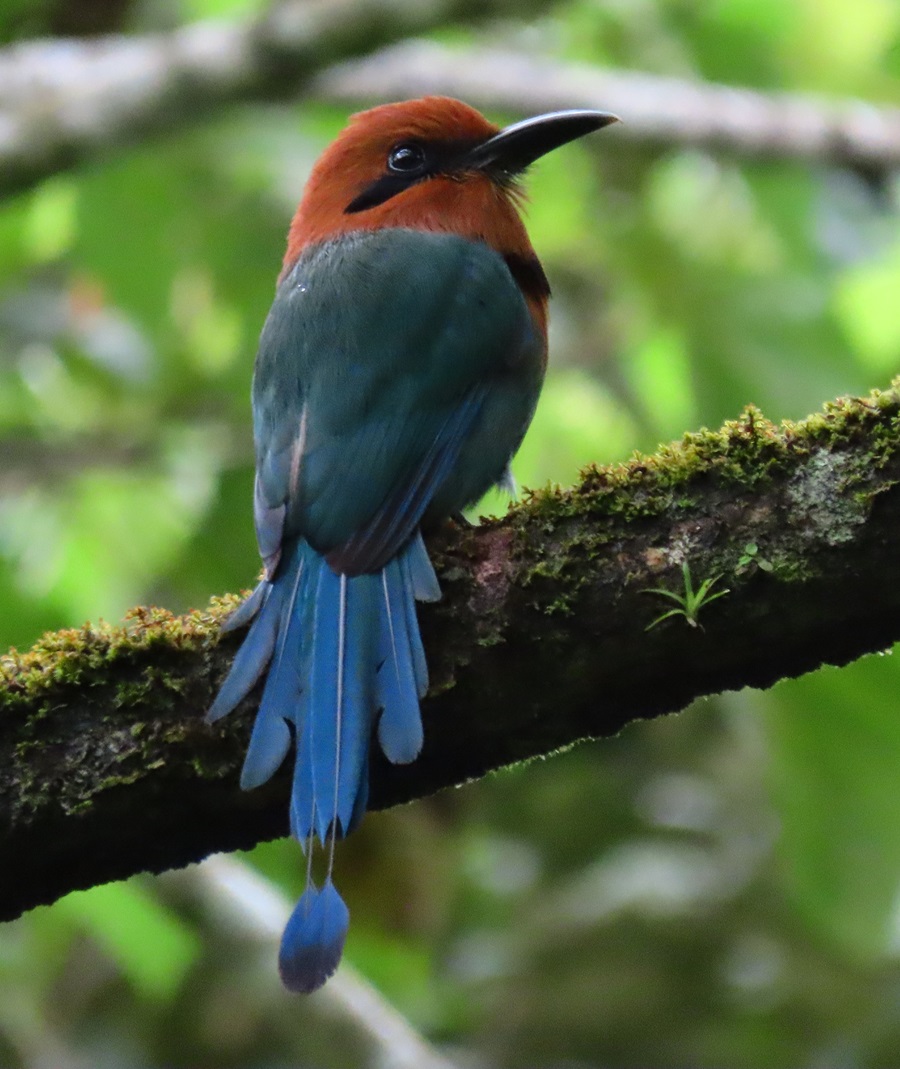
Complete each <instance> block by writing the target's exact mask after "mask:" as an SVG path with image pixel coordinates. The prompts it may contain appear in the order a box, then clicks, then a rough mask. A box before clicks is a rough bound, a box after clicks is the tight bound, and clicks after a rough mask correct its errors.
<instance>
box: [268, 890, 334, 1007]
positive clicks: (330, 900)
mask: <svg viewBox="0 0 900 1069" xmlns="http://www.w3.org/2000/svg"><path fill="white" fill-rule="evenodd" d="M349 926H350V912H349V910H348V909H347V906H346V904H345V903H344V900H343V899H342V898H341V896H340V895H339V894H338V892H337V889H336V888H335V886H334V884H333V883H332V882H331V880H330V879H328V880H326V881H325V884H324V886H323V887H322V888H321V890H320V889H319V888H317V887H315V886H314V885H312V884H310V886H309V887H307V889H306V890H305V891H304V892H303V895H302V896H301V898H300V901H299V902H298V903H297V905H296V906H295V907H294V912H293V913H292V914H291V917H290V920H289V921H288V922H287V926H286V927H285V929H284V934H283V935H282V937H281V949H280V951H279V953H278V971H279V972H280V973H281V982H282V983H283V984H284V986H285V987H286V988H287V989H288V991H295V992H297V993H298V994H304V995H309V994H311V993H312V992H313V991H318V989H319V988H320V987H322V985H323V984H324V983H325V981H326V980H328V978H329V977H330V976H332V975H333V973H334V971H335V969H337V967H338V964H339V963H340V960H341V954H342V953H343V951H344V940H345V939H346V938H347V929H348V927H349Z"/></svg>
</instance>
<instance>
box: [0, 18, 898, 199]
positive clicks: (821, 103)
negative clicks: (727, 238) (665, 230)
mask: <svg viewBox="0 0 900 1069" xmlns="http://www.w3.org/2000/svg"><path fill="white" fill-rule="evenodd" d="M532 7H533V8H535V9H537V7H538V5H537V3H534V4H529V5H528V6H527V7H525V8H524V9H523V6H522V4H517V5H515V8H513V6H512V5H511V4H507V3H504V2H494V3H489V4H475V3H472V2H471V0H428V2H423V0H404V2H402V3H396V2H388V0H302V2H301V0H289V2H286V3H283V4H281V5H279V6H277V7H275V8H274V9H273V11H272V12H271V13H270V14H269V15H268V16H266V17H265V18H262V19H259V20H256V21H250V22H246V23H221V22H200V23H196V24H193V25H190V26H186V27H182V28H180V29H177V30H174V31H172V32H170V33H165V34H162V33H161V34H148V35H144V36H130V37H119V36H114V37H106V38H97V39H92V40H83V41H73V40H68V39H67V40H44V41H32V42H26V43H24V44H20V45H15V46H12V47H10V48H7V49H5V50H3V51H0V194H10V193H14V192H16V191H18V190H21V189H25V188H27V187H29V186H31V185H33V184H35V183H36V182H38V181H40V180H41V179H43V178H45V177H47V176H49V175H52V174H55V173H57V172H59V171H62V170H65V169H67V168H69V167H72V166H74V165H75V164H77V163H80V162H82V161H85V160H90V159H92V158H94V157H96V156H101V155H104V154H106V153H108V152H109V151H110V150H113V149H116V148H119V147H121V146H124V145H127V144H134V143H135V142H138V141H140V140H143V139H145V138H147V137H149V136H152V135H155V134H158V133H161V132H163V131H166V132H168V131H171V130H174V129H176V128H177V127H179V126H182V125H185V124H187V123H189V122H196V121H197V120H198V119H202V118H205V117H207V116H209V115H210V114H212V113H213V112H215V111H216V110H219V109H221V108H223V107H224V106H226V105H228V104H233V103H236V102H238V101H248V100H275V99H284V98H290V97H295V96H297V95H300V94H303V93H312V94H314V95H316V96H318V97H322V98H325V99H328V100H332V101H339V102H341V103H342V104H348V105H350V106H353V107H355V106H358V105H359V103H360V102H361V101H370V102H376V101H377V102H381V101H384V100H386V99H393V98H398V97H406V96H419V95H422V94H424V93H447V94H450V95H454V96H460V97H463V98H465V99H466V100H468V101H470V102H471V103H473V104H475V105H476V106H479V107H482V108H488V109H499V110H506V111H510V112H516V113H533V112H539V111H545V110H552V109H554V108H567V107H593V108H596V107H599V108H605V109H610V110H613V111H616V112H618V113H620V114H621V115H622V116H623V117H624V118H625V119H626V123H625V124H623V126H622V127H621V128H620V129H619V130H618V132H617V134H616V136H619V137H623V138H625V139H628V140H631V141H634V142H642V143H651V144H678V145H690V146H698V147H704V148H709V149H711V150H717V151H718V150H723V151H727V152H733V153H736V154H739V155H742V156H750V157H762V158H773V157H778V158H785V159H799V160H807V161H816V162H829V163H836V164H846V165H851V166H854V167H858V168H863V169H867V170H875V171H883V170H885V169H889V168H892V167H895V166H897V164H898V162H900V110H898V109H896V108H878V107H873V106H872V105H871V104H869V103H865V102H863V101H858V100H826V99H821V98H816V97H813V96H805V95H800V94H788V93H762V92H757V91H754V90H750V89H741V88H735V87H732V86H725V85H715V84H710V83H703V82H692V81H688V80H687V79H680V78H669V77H661V76H658V75H652V74H643V73H638V72H635V71H624V70H603V69H600V68H597V67H590V66H581V65H578V64H564V63H559V62H554V61H552V60H548V59H541V58H539V57H534V56H529V55H525V54H518V53H515V52H506V51H496V50H488V49H482V50H468V51H466V52H465V53H462V52H459V51H457V50H453V49H450V48H446V47H443V46H440V45H437V44H434V43H429V42H422V41H415V42H405V43H403V44H401V45H397V46H395V47H394V48H391V49H388V50H387V51H384V52H381V53H378V54H376V55H373V56H370V57H369V58H367V59H365V60H364V61H358V62H355V63H350V64H347V63H345V64H342V65H340V66H338V67H336V68H335V69H333V70H328V71H327V72H323V69H324V68H326V67H328V66H329V65H330V64H333V63H335V62H337V61H340V60H346V59H347V58H348V57H353V56H359V55H361V54H364V53H368V52H371V51H372V50H373V49H376V48H378V47H379V46H382V45H385V44H387V43H389V42H392V41H397V40H398V39H400V38H404V37H408V36H410V35H414V34H420V33H424V32H426V31H428V30H429V29H432V28H433V27H435V26H439V25H442V24H446V23H447V21H448V20H453V19H465V20H474V19H479V18H480V19H484V18H489V17H492V16H497V15H498V14H503V13H507V12H509V13H514V14H516V15H517V16H522V15H523V14H528V11H529V10H530V9H531V8H532ZM315 75H319V77H318V78H316V80H315V81H313V82H312V84H310V80H311V79H312V78H313V76H315Z"/></svg>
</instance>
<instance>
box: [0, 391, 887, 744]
mask: <svg viewBox="0 0 900 1069" xmlns="http://www.w3.org/2000/svg"><path fill="white" fill-rule="evenodd" d="M851 447H852V448H851ZM898 455H900V378H898V379H896V380H895V381H894V383H893V384H892V385H891V387H890V388H889V389H887V390H875V391H873V392H872V393H871V394H870V395H869V396H868V397H863V398H841V399H838V400H837V401H833V402H830V403H829V404H826V405H825V406H824V407H823V409H822V411H821V412H818V413H816V414H814V415H812V416H810V417H808V418H807V419H805V420H803V421H801V422H796V423H790V422H785V423H782V424H781V425H780V426H776V425H775V424H773V423H771V422H770V421H768V420H767V419H765V417H763V416H762V414H761V413H760V412H759V410H758V409H756V408H755V407H753V406H749V407H748V408H747V409H745V410H744V412H742V413H741V415H740V416H739V417H738V419H736V420H732V421H729V422H727V423H725V424H724V425H723V426H722V427H721V428H719V429H718V430H708V429H703V430H700V431H697V432H694V433H690V434H685V435H684V437H683V438H682V439H681V440H680V441H677V442H673V443H670V444H668V445H664V446H661V447H660V448H659V449H658V450H657V452H655V453H653V454H652V455H640V454H636V455H635V456H633V457H632V458H631V459H630V460H629V461H627V462H626V463H624V464H620V465H615V466H610V467H597V466H591V467H588V468H586V469H585V470H584V471H583V472H582V473H581V481H580V483H579V484H578V485H577V486H576V487H575V488H574V489H571V490H560V489H558V488H553V487H547V488H544V489H542V490H537V491H529V492H526V496H525V500H524V502H523V503H522V504H521V505H519V506H518V507H516V508H514V509H512V510H511V511H510V512H509V514H508V515H507V516H506V517H504V518H503V519H500V520H494V521H490V523H489V524H488V525H487V526H488V528H490V527H491V526H493V527H503V528H504V529H506V530H508V531H509V532H510V533H511V535H512V538H511V542H510V553H511V555H512V557H513V558H514V559H515V558H517V561H516V563H517V565H518V569H519V570H518V572H517V576H516V581H517V583H518V584H520V585H524V586H528V585H529V584H535V585H541V586H542V587H543V588H544V589H545V590H546V589H547V588H550V589H549V595H550V596H549V597H548V598H547V600H546V602H545V603H544V610H545V611H546V612H548V613H550V614H554V615H560V616H565V615H567V614H568V613H569V612H570V611H571V603H572V600H573V599H574V598H577V596H578V592H579V587H580V585H581V584H582V583H584V582H587V581H588V578H587V577H586V576H585V573H586V572H587V571H589V569H584V567H583V565H584V561H585V560H595V559H599V560H603V559H604V558H605V557H607V556H608V555H609V553H610V543H611V541H612V540H613V539H614V538H617V537H620V536H621V526H622V523H623V522H626V523H627V522H632V521H639V520H641V519H652V518H656V517H659V516H661V515H663V514H669V517H670V519H671V520H672V521H673V523H677V520H678V516H679V513H685V514H686V515H687V514H690V513H694V512H695V511H696V510H697V507H698V505H699V504H702V503H703V501H704V500H705V499H706V496H707V492H708V488H709V486H710V485H712V486H716V485H721V486H724V487H727V488H729V489H730V490H733V488H734V487H744V488H746V490H747V491H748V493H751V492H753V491H757V490H759V489H760V488H761V487H763V486H765V485H766V484H767V483H770V482H771V481H772V480H775V479H784V478H788V479H789V495H790V498H791V501H792V507H793V510H794V511H793V513H792V515H793V518H794V520H795V522H797V523H802V524H805V525H807V526H809V527H812V528H813V529H814V530H815V531H816V532H817V533H818V534H819V535H820V536H821V537H822V538H823V539H824V540H825V541H826V542H827V543H828V544H830V545H838V544H841V543H842V542H845V541H846V540H847V539H848V538H851V537H852V536H853V532H854V530H855V528H856V527H857V526H858V525H859V524H860V523H861V522H862V521H863V520H864V518H865V516H866V514H867V512H868V509H869V508H870V507H871V503H872V492H871V491H870V490H869V489H868V485H869V484H868V482H867V478H868V477H869V476H870V475H871V473H872V472H873V471H877V470H879V469H881V468H883V467H884V465H885V464H887V463H888V462H889V461H891V460H892V459H895V458H896V457H897V456H898ZM798 461H802V463H799V464H798V463H797V462H798ZM710 500H712V499H710ZM823 503H827V508H826V507H825V506H824V504H823ZM604 518H605V519H606V520H608V522H604ZM568 521H576V522H568ZM579 521H587V522H579ZM535 530H538V531H541V532H543V533H544V534H545V535H547V536H548V537H547V538H546V539H545V543H544V544H545V546H546V549H545V552H544V554H543V556H542V557H541V559H540V560H538V561H537V562H534V561H533V554H534V537H533V535H534V532H535ZM482 534H483V532H482ZM475 537H476V536H475V534H474V533H469V534H468V535H467V534H461V535H460V537H459V545H460V546H462V547H463V550H464V552H465V546H466V544H467V543H466V539H467V538H472V539H473V540H474V539H475ZM691 538H692V536H690V535H678V534H677V533H676V535H675V540H674V541H673V542H672V544H671V545H670V546H669V547H667V556H668V558H670V559H671V560H675V559H676V558H677V559H679V560H680V559H689V558H690V556H691V555H692V552H693V550H694V545H693V543H692V541H691ZM679 539H680V541H679ZM742 552H743V547H742V546H733V545H730V544H726V545H723V546H722V547H721V548H716V549H714V550H708V551H707V564H708V567H709V569H710V570H711V574H715V573H717V572H719V571H721V572H723V573H728V574H733V573H734V572H735V569H736V568H737V564H738V561H739V560H740V557H741V554H742ZM679 554H680V556H679ZM764 554H765V557H766V559H767V560H768V561H769V562H771V565H772V572H773V574H774V575H775V576H776V577H777V578H778V579H779V580H784V581H790V580H791V579H792V578H799V577H802V575H801V573H802V571H803V567H804V565H803V562H802V561H797V560H794V559H788V558H787V556H786V555H784V554H779V549H778V546H777V545H774V546H771V547H768V546H767V547H764ZM451 567H453V568H454V569H455V570H454V571H451V572H450V573H444V574H443V580H444V582H445V585H446V584H448V583H451V582H453V581H455V580H457V579H458V580H460V581H463V582H465V581H468V579H469V575H468V573H467V572H466V571H465V570H464V569H460V568H459V567H458V565H452V563H451ZM563 591H565V592H563ZM239 600H240V598H239V596H238V595H227V596H225V597H221V598H214V599H213V601H212V602H211V604H210V606H209V607H208V608H207V609H206V610H204V611H195V612H192V613H188V614H187V615H186V616H182V617H176V616H173V615H172V614H171V613H169V612H167V611H165V610H163V609H156V608H137V609H134V610H133V611H132V612H131V613H129V614H128V616H127V617H126V620H125V622H124V623H123V625H122V626H120V627H112V626H109V625H107V624H103V623H101V624H99V625H98V626H96V627H93V626H90V625H86V626H85V627H82V628H73V629H69V630H65V631H59V632H55V633H49V634H46V635H44V636H43V637H42V638H41V639H40V640H39V641H38V642H37V643H36V644H35V646H34V647H33V648H32V649H31V650H29V651H27V652H25V653H19V652H18V651H16V650H12V651H10V653H9V654H7V655H6V656H2V657H0V716H2V715H3V714H4V712H6V711H9V712H10V713H12V712H17V713H19V715H21V714H23V713H24V714H26V715H27V716H28V718H29V723H36V722H37V721H39V720H41V719H42V718H45V717H46V716H47V715H48V712H49V711H51V710H52V708H53V706H52V704H48V703H49V702H50V699H49V698H46V699H45V698H44V697H43V696H45V695H48V694H49V693H50V692H51V691H52V690H53V689H55V688H58V687H75V686H80V687H82V688H84V687H85V686H86V685H89V684H90V683H92V682H93V681H97V682H101V683H104V684H110V683H112V685H113V686H114V687H115V694H114V699H113V701H112V703H111V705H112V708H114V709H129V710H137V709H139V708H140V707H141V706H143V705H150V703H151V702H152V703H155V704H156V705H157V706H158V705H159V703H160V701H167V700H168V701H173V702H174V701H175V699H176V696H177V695H179V694H181V693H183V692H184V689H185V687H186V686H188V685H189V684H188V682H187V681H186V679H185V678H184V674H183V672H182V671H181V670H180V667H179V665H178V663H177V656H176V657H175V658H174V659H173V660H172V661H171V666H170V667H169V661H168V659H167V658H155V659H154V663H153V666H152V667H150V666H149V665H148V666H147V667H145V668H144V669H143V674H142V676H141V677H140V678H139V679H135V678H134V677H133V675H132V676H131V677H130V678H125V673H123V677H122V678H121V679H120V680H118V681H117V680H116V674H115V673H111V672H110V670H109V669H110V666H111V665H114V664H116V663H121V664H122V665H123V666H125V665H127V664H128V663H132V664H133V663H134V662H135V659H136V658H137V657H138V656H139V654H140V653H141V651H145V650H149V649H152V648H156V647H159V648H160V649H164V650H165V651H167V653H171V654H175V655H177V653H178V651H180V650H184V651H186V652H187V651H197V650H202V649H206V648H209V647H211V646H212V645H213V644H214V643H215V641H216V640H217V637H218V633H219V627H220V624H221V621H222V619H223V618H224V617H225V616H226V615H227V614H228V613H229V612H230V611H231V610H232V609H233V608H234V607H235V605H236V604H238V602H239ZM483 624H484V629H483V631H482V632H481V633H480V635H479V641H480V642H481V643H482V644H486V645H491V644H493V643H494V642H496V641H502V636H503V621H502V620H497V621H491V620H484V621H483ZM145 730H146V728H145V725H144V724H142V723H138V724H134V725H132V726H131V727H130V731H131V733H132V739H134V740H136V739H138V737H139V736H141V735H142V734H143V733H144V732H145ZM25 734H26V736H27V735H28V734H30V732H29V730H28V725H26V726H25Z"/></svg>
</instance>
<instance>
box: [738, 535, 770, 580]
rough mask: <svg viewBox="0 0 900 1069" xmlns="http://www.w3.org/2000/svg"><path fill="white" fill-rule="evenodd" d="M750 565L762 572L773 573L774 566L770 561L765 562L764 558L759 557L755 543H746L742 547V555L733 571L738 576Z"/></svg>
mask: <svg viewBox="0 0 900 1069" xmlns="http://www.w3.org/2000/svg"><path fill="white" fill-rule="evenodd" d="M751 565H756V567H757V568H759V569H760V571H763V572H771V571H774V568H775V565H774V564H773V563H772V562H771V561H770V560H766V558H765V557H760V556H759V546H758V545H757V544H756V543H755V542H748V543H747V544H746V545H745V546H744V552H743V555H742V556H741V558H740V560H739V561H738V562H737V568H735V571H736V572H737V574H738V575H740V574H741V573H743V572H746V571H747V570H748V568H750V566H751Z"/></svg>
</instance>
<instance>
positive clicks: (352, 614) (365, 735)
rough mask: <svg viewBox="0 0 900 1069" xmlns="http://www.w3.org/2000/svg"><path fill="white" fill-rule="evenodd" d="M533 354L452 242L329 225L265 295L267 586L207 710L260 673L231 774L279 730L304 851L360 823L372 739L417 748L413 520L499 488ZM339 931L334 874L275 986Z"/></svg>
mask: <svg viewBox="0 0 900 1069" xmlns="http://www.w3.org/2000/svg"><path fill="white" fill-rule="evenodd" d="M543 345H544V343H543V338H542V337H541V335H540V333H539V332H538V331H537V330H536V328H535V326H534V323H533V321H532V317H531V315H530V312H529V309H528V306H527V304H526V302H525V300H524V298H523V296H522V293H521V291H520V289H519V287H518V286H517V284H516V282H515V281H514V279H513V277H512V275H511V274H510V271H509V269H508V267H507V265H506V263H505V262H504V259H503V258H502V257H501V256H500V255H499V254H498V253H497V252H495V251H494V250H493V249H491V248H489V247H488V246H487V245H485V244H482V243H481V242H475V241H470V240H467V239H465V238H462V237H458V236H455V235H452V234H445V233H432V232H426V231H418V230H407V229H385V230H376V231H372V232H356V233H350V234H346V235H344V236H342V237H340V238H338V239H336V240H334V241H331V242H327V243H324V244H321V245H318V246H315V247H313V248H308V249H306V250H305V251H304V252H303V253H302V255H301V256H300V257H299V259H298V260H297V262H296V263H295V264H294V265H293V267H292V268H291V269H290V270H289V271H288V272H287V273H286V275H285V276H284V278H283V280H282V282H281V284H280V286H279V289H278V293H277V296H276V298H275V302H274V304H273V306H272V310H271V312H270V314H269V317H268V319H267V321H266V324H265V327H264V329H263V332H262V337H261V341H260V349H259V355H258V357H257V362H256V369H255V373H254V383H253V414H254V431H255V442H256V454H257V481H256V492H255V499H254V504H255V516H256V527H257V536H258V541H259V546H260V552H261V554H262V556H263V559H264V561H265V564H266V578H265V579H264V580H263V582H262V583H261V584H260V587H259V588H258V589H257V591H256V592H255V594H254V595H253V596H252V599H251V601H250V603H249V604H245V606H242V607H241V608H240V609H239V610H238V612H237V613H236V615H235V618H234V626H240V625H243V624H246V623H248V622H249V621H250V620H251V619H252V624H251V627H250V631H249V633H248V635H247V637H246V639H245V641H244V644H243V646H242V647H241V649H240V651H239V652H238V655H237V657H236V658H235V662H234V665H233V667H232V670H231V673H230V675H229V676H228V678H227V679H226V681H225V683H224V684H223V686H222V690H221V691H220V693H219V696H218V697H217V699H216V701H215V703H214V705H213V707H212V709H211V710H210V714H209V715H210V719H213V720H215V719H218V718H219V717H220V716H224V715H225V714H226V713H227V712H229V711H230V710H231V709H233V708H234V707H235V706H236V705H237V704H238V702H240V701H241V700H242V698H243V697H245V695H246V694H247V693H248V692H249V691H250V689H251V688H252V687H253V685H254V684H255V683H256V681H257V680H258V679H259V678H260V677H261V676H262V674H263V673H264V672H265V671H266V670H267V669H268V675H267V678H266V682H265V686H264V689H263V694H262V698H261V701H260V708H259V712H258V714H257V720H256V724H255V727H254V731H253V737H252V740H251V744H250V748H249V751H248V754H247V759H246V762H245V766H244V771H243V774H242V781H241V782H242V785H243V786H245V787H252V786H256V785H257V784H259V783H262V782H264V781H265V780H266V779H267V778H268V777H269V776H271V775H272V774H273V772H274V771H275V770H276V769H277V768H278V766H279V765H280V764H281V762H282V761H283V759H284V757H285V756H286V754H287V751H288V749H289V747H290V744H291V740H292V738H293V740H294V742H295V746H296V751H297V755H296V765H295V775H294V786H293V791H292V801H291V830H292V833H293V834H294V835H295V836H296V837H297V838H298V839H299V840H300V841H301V843H304V844H306V845H307V848H309V844H310V843H311V840H312V838H313V837H314V836H317V837H318V838H319V839H320V841H322V842H323V843H325V841H326V840H327V839H329V837H331V836H338V837H339V836H341V835H343V834H346V833H347V832H348V831H349V830H350V829H351V828H352V827H353V826H354V825H355V823H356V822H357V821H358V820H359V819H360V818H361V816H362V813H363V812H364V810H365V805H366V797H367V785H368V779H367V755H368V749H369V745H370V741H371V739H372V735H373V731H374V732H375V733H376V735H377V738H378V743H379V745H380V746H381V748H382V750H383V752H384V753H385V755H386V756H387V757H388V759H389V760H391V761H394V762H406V761H411V760H413V759H414V758H415V757H416V755H417V754H418V752H419V749H420V748H421V743H422V726H421V720H420V716H419V698H420V697H421V696H422V695H423V694H424V693H425V690H426V689H427V685H428V684H427V672H426V668H425V659H424V652H423V650H422V643H421V639H420V637H419V631H418V624H417V621H416V611H415V601H416V600H433V599H435V598H437V597H439V596H440V591H439V588H438V586H437V580H436V578H435V575H434V572H433V570H432V568H431V564H430V562H429V561H428V557H427V554H426V552H425V549H424V546H423V544H422V540H421V534H420V530H421V528H422V526H423V525H425V526H427V525H428V524H429V523H433V522H435V521H437V520H439V519H441V518H443V517H446V516H448V515H451V514H453V513H456V512H458V511H460V510H461V509H462V508H464V507H465V506H467V505H469V504H471V503H472V502H474V501H475V500H477V499H478V498H479V497H480V496H481V495H482V494H483V493H484V492H485V490H487V489H488V488H489V487H490V486H491V485H492V484H494V483H496V482H499V481H500V480H501V479H502V478H503V476H504V473H505V471H506V468H507V465H508V463H509V460H510V458H511V457H512V455H513V453H514V452H515V450H516V449H517V448H518V445H519V442H520V441H521V438H522V436H523V434H524V433H525V430H526V428H527V426H528V423H529V421H530V419H531V415H532V412H533V410H534V406H535V404H536V401H537V396H538V392H539V390H540V385H541V378H542V374H543V356H544V350H543ZM289 724H290V725H291V727H292V730H291V729H290V728H289V727H288V725H289ZM345 931H346V909H345V907H344V906H343V903H342V902H341V900H340V898H339V896H338V895H337V892H336V891H335V889H334V887H333V885H332V884H331V874H330V869H329V874H328V877H327V879H326V881H325V885H324V886H323V887H322V888H321V889H318V888H316V887H315V886H314V885H312V884H311V885H310V886H309V887H308V888H307V891H306V892H305V893H304V896H303V898H302V899H301V901H300V903H299V904H298V906H297V909H295V911H294V915H293V916H292V919H291V922H290V924H289V925H288V927H287V929H286V930H285V935H284V939H283V942H282V950H281V958H280V961H281V970H282V976H283V978H284V980H285V983H286V984H287V985H288V986H289V987H291V988H292V989H295V990H313V989H314V988H315V987H317V986H319V985H320V984H321V983H322V982H324V980H325V979H326V978H327V976H328V975H330V973H331V972H332V971H333V970H334V967H335V966H336V965H337V961H338V959H339V957H340V953H341V947H342V946H343V937H344V932H345Z"/></svg>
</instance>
